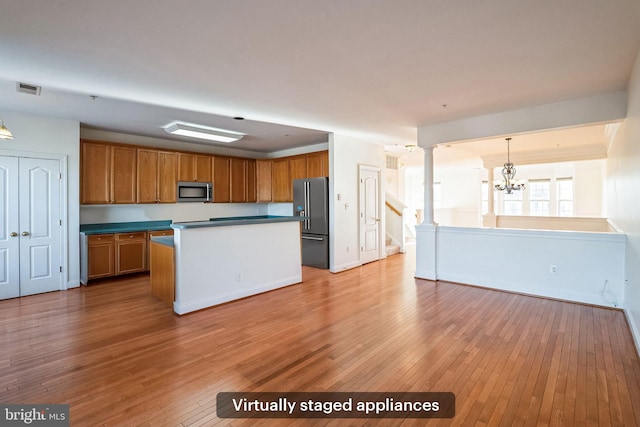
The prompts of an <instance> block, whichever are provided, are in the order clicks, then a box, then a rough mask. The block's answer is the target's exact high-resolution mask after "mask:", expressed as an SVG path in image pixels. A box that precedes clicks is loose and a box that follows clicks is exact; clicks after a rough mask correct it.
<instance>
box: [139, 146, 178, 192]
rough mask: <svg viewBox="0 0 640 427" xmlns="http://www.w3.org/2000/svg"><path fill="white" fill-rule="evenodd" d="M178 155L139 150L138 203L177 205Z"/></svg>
mask: <svg viewBox="0 0 640 427" xmlns="http://www.w3.org/2000/svg"><path fill="white" fill-rule="evenodd" d="M177 176H178V153H172V152H165V151H157V150H150V149H145V148H138V191H137V200H138V203H175V202H176V186H177V181H178V180H177Z"/></svg>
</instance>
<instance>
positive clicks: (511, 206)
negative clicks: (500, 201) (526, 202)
mask: <svg viewBox="0 0 640 427" xmlns="http://www.w3.org/2000/svg"><path fill="white" fill-rule="evenodd" d="M504 214H505V215H522V190H520V191H514V192H513V193H511V194H507V192H506V191H505V193H504Z"/></svg>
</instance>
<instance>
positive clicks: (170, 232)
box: [149, 230, 173, 238]
mask: <svg viewBox="0 0 640 427" xmlns="http://www.w3.org/2000/svg"><path fill="white" fill-rule="evenodd" d="M158 236H173V230H155V231H150V232H149V238H151V237H158Z"/></svg>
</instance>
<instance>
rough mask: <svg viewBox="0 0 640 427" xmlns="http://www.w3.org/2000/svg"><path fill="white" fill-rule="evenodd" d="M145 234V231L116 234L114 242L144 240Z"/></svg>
mask: <svg viewBox="0 0 640 427" xmlns="http://www.w3.org/2000/svg"><path fill="white" fill-rule="evenodd" d="M146 238H147V232H146V231H138V232H135V233H118V234H116V240H134V239H138V240H140V239H143V240H144V239H146Z"/></svg>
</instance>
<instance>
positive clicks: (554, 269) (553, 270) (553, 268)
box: [549, 264, 558, 274]
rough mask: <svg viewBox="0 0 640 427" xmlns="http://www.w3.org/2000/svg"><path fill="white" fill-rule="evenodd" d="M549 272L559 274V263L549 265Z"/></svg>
mask: <svg viewBox="0 0 640 427" xmlns="http://www.w3.org/2000/svg"><path fill="white" fill-rule="evenodd" d="M549 273H551V274H558V266H557V265H553V264H551V265H550V266H549Z"/></svg>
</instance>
